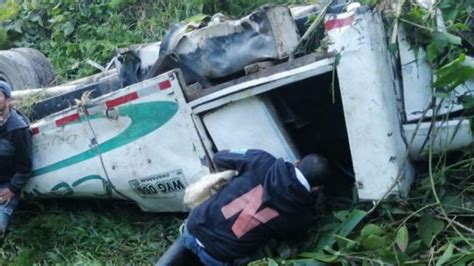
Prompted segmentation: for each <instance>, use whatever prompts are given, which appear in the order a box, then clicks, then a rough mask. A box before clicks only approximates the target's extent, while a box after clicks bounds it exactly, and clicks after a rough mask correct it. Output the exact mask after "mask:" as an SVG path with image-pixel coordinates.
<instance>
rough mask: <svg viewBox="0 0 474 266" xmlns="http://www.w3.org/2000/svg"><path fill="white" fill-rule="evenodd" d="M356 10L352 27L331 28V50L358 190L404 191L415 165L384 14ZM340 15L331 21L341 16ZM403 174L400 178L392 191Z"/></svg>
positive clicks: (375, 195) (373, 193)
mask: <svg viewBox="0 0 474 266" xmlns="http://www.w3.org/2000/svg"><path fill="white" fill-rule="evenodd" d="M358 11H361V10H360V9H359V10H354V11H352V12H348V13H345V14H342V15H340V16H341V17H340V18H341V19H346V18H350V17H351V16H354V20H353V21H352V23H351V24H350V25H343V26H341V27H335V28H332V29H330V30H329V31H328V32H327V33H328V36H329V38H330V43H331V45H330V46H329V50H330V52H331V51H332V52H338V53H340V55H341V58H340V61H339V64H338V66H337V73H338V79H339V86H340V90H341V96H342V103H343V109H344V116H345V121H346V126H347V133H348V137H349V145H350V150H351V156H352V161H353V167H354V173H355V179H356V185H357V191H358V194H359V198H360V199H361V200H378V199H381V198H382V197H383V196H384V195H385V194H387V193H389V194H395V195H405V194H406V193H407V191H408V187H409V184H410V182H411V180H412V179H413V168H412V166H411V163H410V161H409V158H408V157H407V155H408V154H407V147H406V144H405V142H404V139H403V137H402V133H401V131H400V129H401V123H400V115H399V110H398V109H397V100H396V98H397V97H396V93H395V86H394V83H393V80H394V76H393V72H392V69H391V64H390V59H389V52H388V49H387V46H386V42H385V33H384V29H383V23H382V20H381V17H380V14H379V13H377V12H372V11H364V12H358ZM338 18H339V16H337V17H334V16H331V17H328V18H327V19H338ZM399 176H401V177H402V178H401V179H400V181H401V182H398V185H397V186H395V189H394V190H392V191H390V192H389V189H390V188H391V187H392V184H394V182H395V181H396V180H397V178H398V177H399Z"/></svg>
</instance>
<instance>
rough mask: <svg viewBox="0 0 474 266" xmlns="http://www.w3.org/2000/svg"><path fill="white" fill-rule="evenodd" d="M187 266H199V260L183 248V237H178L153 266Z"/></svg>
mask: <svg viewBox="0 0 474 266" xmlns="http://www.w3.org/2000/svg"><path fill="white" fill-rule="evenodd" d="M170 265H171V266H180V265H182V266H188V265H200V262H199V259H198V257H197V256H196V254H194V253H193V252H192V251H191V250H189V249H187V248H186V247H185V246H184V239H183V237H179V238H178V239H176V240H175V241H174V243H173V244H172V245H171V246H170V247H169V248H168V249H167V250H166V251H165V253H163V255H162V256H161V257H160V259H159V260H158V262H157V263H156V264H155V266H170Z"/></svg>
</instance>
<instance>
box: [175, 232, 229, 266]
mask: <svg viewBox="0 0 474 266" xmlns="http://www.w3.org/2000/svg"><path fill="white" fill-rule="evenodd" d="M183 240H184V246H185V247H186V248H187V249H189V250H191V251H192V252H194V254H196V255H197V256H198V257H199V260H201V262H202V263H204V265H206V266H231V265H232V264H231V263H225V262H222V261H219V260H217V259H215V258H214V257H212V256H211V255H209V254H208V253H207V252H206V250H205V249H204V248H203V247H202V246H201V245H199V244H198V242H197V241H196V238H195V237H194V236H193V235H191V234H190V233H189V231H188V228H187V226H186V225H184V228H183Z"/></svg>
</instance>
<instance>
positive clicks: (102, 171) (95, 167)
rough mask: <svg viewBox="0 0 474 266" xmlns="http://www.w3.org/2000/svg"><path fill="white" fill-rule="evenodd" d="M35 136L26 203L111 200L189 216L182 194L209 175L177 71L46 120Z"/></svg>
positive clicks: (39, 125) (37, 125) (146, 208)
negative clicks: (56, 199) (40, 199)
mask: <svg viewBox="0 0 474 266" xmlns="http://www.w3.org/2000/svg"><path fill="white" fill-rule="evenodd" d="M35 129H36V130H35ZM33 130H34V131H36V132H35V133H36V134H35V135H34V137H33V142H34V146H35V151H34V154H33V158H34V162H33V169H34V170H33V177H32V178H31V180H30V182H29V183H28V184H27V185H26V186H25V188H24V190H23V193H24V195H25V196H29V197H107V198H118V199H127V200H132V201H135V202H137V204H138V205H139V206H140V207H141V208H142V209H143V210H146V211H162V212H163V211H184V206H183V205H182V197H183V193H184V189H185V188H186V186H187V185H188V183H189V182H193V181H194V180H196V179H197V178H199V177H201V176H202V175H204V174H207V173H208V172H209V169H208V167H207V165H203V162H206V161H207V160H206V155H205V152H204V150H203V148H202V146H201V143H200V140H199V137H198V136H197V133H196V131H195V129H194V126H193V123H192V120H191V115H190V112H189V110H188V108H187V106H186V105H184V102H183V97H182V94H181V91H180V84H179V82H178V79H177V76H176V74H175V72H170V73H165V74H163V75H161V76H159V77H156V78H154V79H151V80H147V81H144V82H141V83H137V84H135V85H132V86H129V87H127V88H125V89H122V90H120V91H117V92H113V93H110V94H107V95H105V96H102V97H100V98H97V99H94V100H92V101H90V102H89V103H87V105H86V109H84V110H82V111H78V109H76V108H71V109H69V110H66V111H63V112H60V113H57V114H55V115H52V116H49V117H48V118H47V119H44V120H42V121H40V122H38V123H36V124H34V125H33Z"/></svg>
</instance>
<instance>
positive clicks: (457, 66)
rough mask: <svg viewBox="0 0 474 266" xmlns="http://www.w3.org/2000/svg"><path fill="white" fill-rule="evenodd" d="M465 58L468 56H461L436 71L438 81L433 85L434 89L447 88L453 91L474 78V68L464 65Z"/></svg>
mask: <svg viewBox="0 0 474 266" xmlns="http://www.w3.org/2000/svg"><path fill="white" fill-rule="evenodd" d="M465 58H466V56H465V55H464V54H461V55H459V57H458V58H456V59H455V60H453V61H452V62H450V63H449V64H446V65H444V66H443V67H441V68H439V69H437V70H436V71H435V74H436V81H435V82H434V83H433V87H434V88H446V89H448V90H449V91H452V90H454V88H456V87H457V86H459V85H461V84H464V83H465V82H466V81H468V80H469V79H471V78H474V67H472V66H471V65H469V64H467V63H464V60H465Z"/></svg>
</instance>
